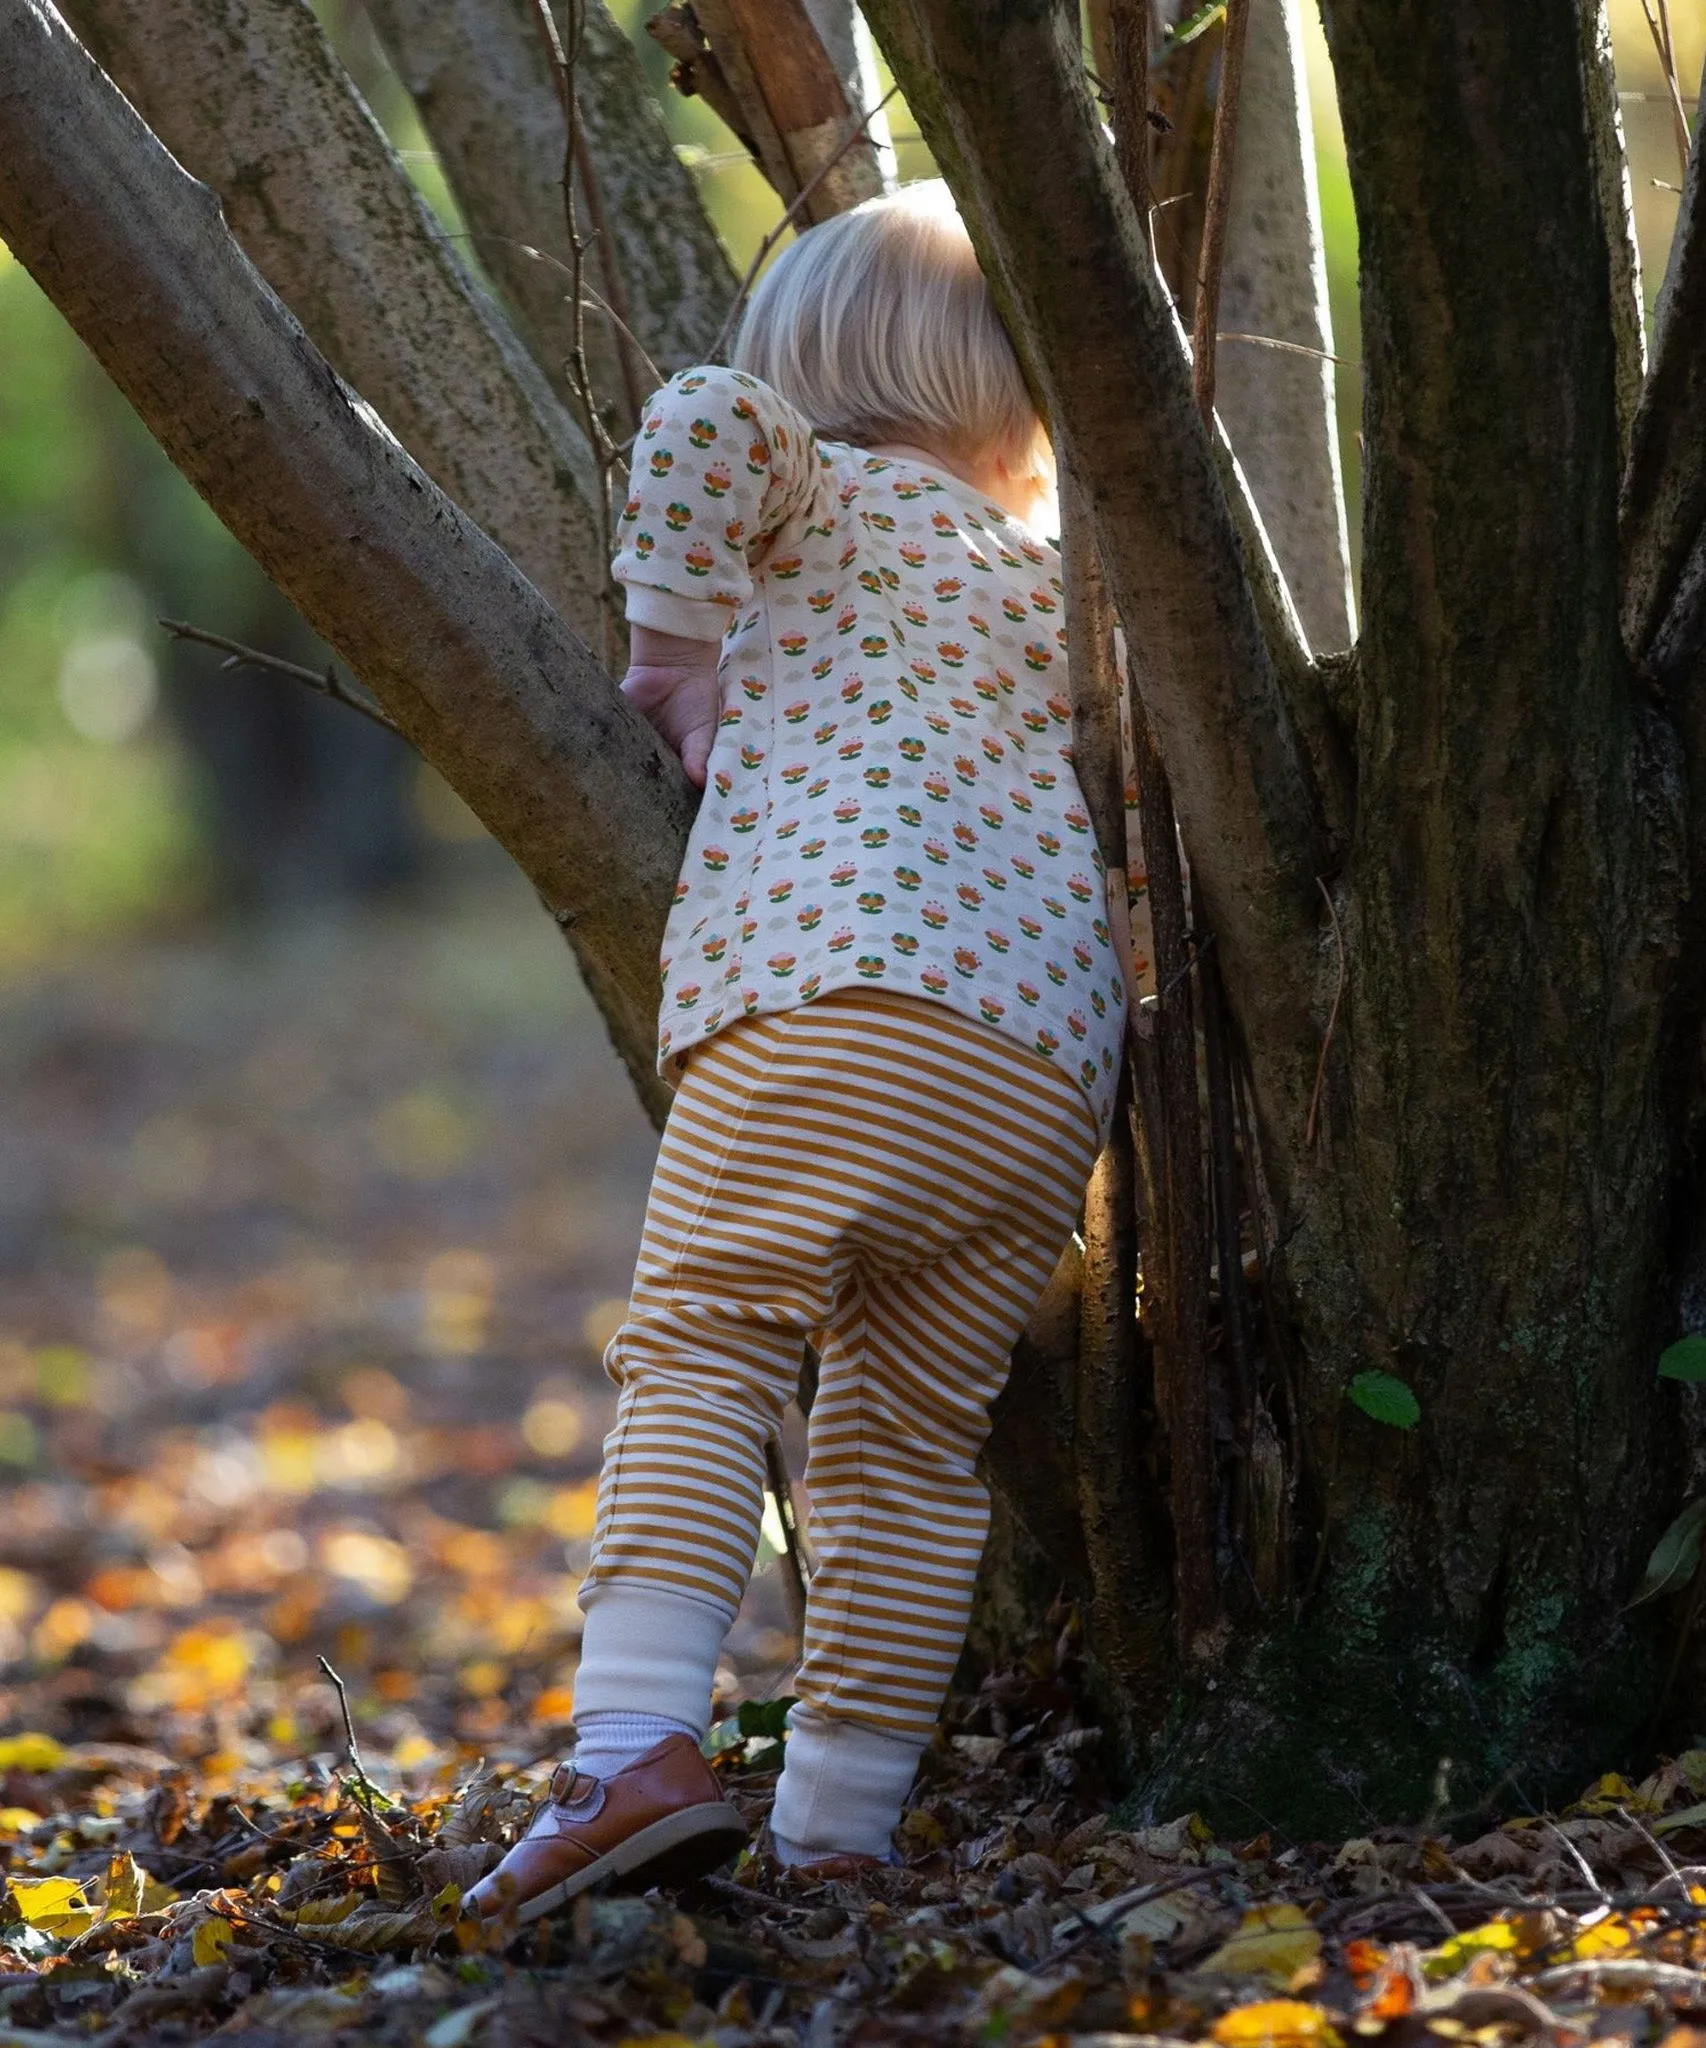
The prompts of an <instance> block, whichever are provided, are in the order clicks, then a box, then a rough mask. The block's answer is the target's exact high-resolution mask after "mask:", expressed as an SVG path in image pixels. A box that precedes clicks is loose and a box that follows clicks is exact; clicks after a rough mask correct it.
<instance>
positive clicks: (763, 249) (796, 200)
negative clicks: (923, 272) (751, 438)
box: [711, 85, 900, 356]
mask: <svg viewBox="0 0 1706 2048" xmlns="http://www.w3.org/2000/svg"><path fill="white" fill-rule="evenodd" d="M899 90H900V87H899V86H898V85H891V86H890V87H889V89H888V91H887V92H885V93H884V94H883V96H882V98H881V99H880V100H878V102H877V104H876V105H875V106H874V107H872V108H871V110H870V111H869V113H865V114H861V115H860V116H859V118H858V120H856V121H854V122H853V123H851V124H850V126H849V127H848V130H847V133H846V134H845V135H844V136H843V137H842V138H841V140H840V142H839V143H837V144H836V147H835V149H834V151H833V152H832V153H831V154H830V155H829V156H827V157H826V158H825V159H824V161H823V162H822V163H821V164H819V165H818V167H817V169H816V170H815V171H813V173H812V174H811V176H810V177H809V178H808V179H807V180H806V182H805V183H804V184H803V185H802V186H801V187H800V189H799V191H798V192H797V193H795V195H794V197H793V198H792V199H791V200H790V201H789V203H788V206H787V208H786V209H785V211H784V212H783V215H782V218H781V219H780V220H779V221H778V222H777V223H776V225H775V226H774V227H773V228H772V229H771V230H770V232H769V233H768V234H767V235H766V236H765V237H764V239H763V241H762V242H760V243H759V245H758V249H757V252H756V254H755V255H754V256H753V259H752V261H751V262H750V263H749V264H748V265H747V266H746V275H745V276H744V277H743V278H742V279H741V281H740V290H739V291H737V292H736V293H735V299H734V304H733V305H732V306H731V307H730V308H729V314H728V318H727V319H726V320H725V321H724V322H723V324H722V328H721V330H720V331H719V333H718V335H717V339H716V341H715V342H714V343H713V344H712V346H711V354H712V355H713V356H721V355H722V354H723V353H724V352H725V351H726V349H727V348H728V345H729V342H730V340H731V339H732V338H733V335H734V331H735V328H736V327H737V326H738V325H739V324H740V316H741V314H742V313H743V312H744V311H745V310H746V299H747V294H748V293H749V292H750V291H751V290H752V281H753V279H754V278H755V277H757V275H758V273H759V272H760V271H761V270H762V269H763V268H764V259H765V258H766V257H767V256H768V255H769V254H770V252H771V250H772V249H774V248H775V246H776V244H777V243H778V242H779V241H780V240H781V239H782V237H783V236H784V235H785V234H786V233H787V232H788V230H789V228H791V227H792V226H793V224H794V222H795V220H796V219H797V218H798V216H799V213H800V210H801V208H802V207H804V206H805V204H806V202H807V201H808V200H809V199H810V198H811V196H812V194H813V193H814V192H815V191H816V190H817V188H818V186H819V185H820V184H822V182H823V180H824V179H825V178H827V177H828V176H829V174H830V172H831V171H833V170H834V169H835V167H836V165H837V164H838V163H840V161H841V159H842V158H843V157H844V156H845V155H846V154H847V152H848V151H849V150H850V149H851V148H852V147H853V145H854V143H856V142H857V141H858V140H859V138H860V136H861V135H863V134H864V132H865V130H866V129H867V128H869V127H870V125H871V123H872V122H873V121H874V120H875V119H876V118H877V116H878V115H879V114H880V113H881V112H882V110H883V109H884V107H886V106H887V105H888V103H889V101H890V100H892V99H893V98H894V96H895V94H896V93H897V92H899Z"/></svg>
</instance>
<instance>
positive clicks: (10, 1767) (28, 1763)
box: [0, 1734, 68, 1771]
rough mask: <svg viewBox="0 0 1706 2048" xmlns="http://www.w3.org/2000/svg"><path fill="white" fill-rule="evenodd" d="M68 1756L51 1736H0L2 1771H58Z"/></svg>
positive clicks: (63, 1748)
mask: <svg viewBox="0 0 1706 2048" xmlns="http://www.w3.org/2000/svg"><path fill="white" fill-rule="evenodd" d="M67 1754H68V1752H67V1751H66V1749H65V1747H64V1745H63V1744H62V1743H58V1742H55V1741H54V1739H53V1737H52V1736H51V1735H36V1734H26V1735H6V1736H0V1771H57V1770H58V1769H59V1767H60V1765H61V1764H62V1763H64V1762H65V1760H66V1756H67Z"/></svg>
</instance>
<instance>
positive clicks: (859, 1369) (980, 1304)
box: [580, 989, 1097, 1846]
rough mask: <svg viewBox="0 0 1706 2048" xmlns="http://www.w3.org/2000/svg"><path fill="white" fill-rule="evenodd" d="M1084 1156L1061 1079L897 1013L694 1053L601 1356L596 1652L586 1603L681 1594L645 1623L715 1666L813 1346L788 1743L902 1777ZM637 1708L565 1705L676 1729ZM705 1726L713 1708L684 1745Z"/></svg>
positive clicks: (959, 1617)
mask: <svg viewBox="0 0 1706 2048" xmlns="http://www.w3.org/2000/svg"><path fill="white" fill-rule="evenodd" d="M1096 1145H1097V1132H1096V1127H1095V1120H1094V1117H1093V1115H1092V1113H1091V1110H1090V1107H1089V1104H1088V1103H1087V1101H1086V1100H1085V1098H1084V1096H1083V1094H1082V1092H1081V1091H1080V1090H1079V1089H1078V1087H1077V1086H1076V1085H1075V1084H1074V1083H1073V1082H1072V1081H1071V1080H1070V1079H1069V1078H1068V1077H1067V1076H1066V1075H1064V1074H1062V1073H1060V1072H1059V1071H1058V1070H1057V1069H1056V1068H1054V1067H1053V1066H1051V1065H1050V1064H1049V1063H1048V1062H1047V1061H1046V1060H1044V1059H1042V1058H1040V1057H1039V1056H1038V1055H1036V1054H1035V1053H1033V1052H1031V1051H1029V1050H1027V1049H1026V1048H1025V1047H1023V1046H1020V1045H1018V1044H1017V1043H1015V1042H1014V1041H1012V1040H1010V1039H1008V1038H1006V1037H1004V1036H1001V1035H999V1034H998V1033H996V1032H995V1031H993V1030H991V1029H989V1028H988V1027H987V1026H985V1025H982V1024H979V1023H976V1022H974V1021H972V1020H971V1019H969V1018H964V1017H961V1016H959V1015H958V1014H957V1013H955V1012H953V1011H951V1010H949V1009H947V1008H946V1007H945V1006H942V1005H939V1004H935V1003H930V1002H926V1001H924V1000H922V999H920V998H917V997H911V996H903V995H897V994H894V993H891V992H887V991H879V990H870V991H866V990H862V989H856V990H848V991H843V992H840V993H837V994H833V995H830V996H827V997H824V998H822V999H820V1000H819V1001H817V1002H815V1003H812V1004H809V1005H806V1006H804V1007H802V1008H799V1009H794V1010H788V1011H784V1012H782V1013H781V1014H779V1015H775V1016H766V1017H757V1018H751V1019H747V1020H745V1021H743V1022H741V1023H738V1024H736V1025H733V1026H731V1027H730V1028H729V1029H727V1030H726V1031H724V1032H722V1033H720V1034H719V1035H718V1036H716V1037H715V1038H712V1039H710V1040H709V1041H707V1042H706V1043H705V1044H703V1045H701V1046H700V1047H698V1048H697V1049H696V1050H695V1052H694V1053H693V1055H692V1058H691V1061H690V1063H689V1065H688V1068H687V1072H686V1074H685V1076H684V1078H683V1081H682V1084H681V1088H680V1092H679V1093H678V1095H677V1097H676V1100H675V1103H674V1106H673V1108H672V1109H671V1112H670V1118H669V1123H668V1127H667V1129H666V1130H665V1133H664V1137H663V1142H662V1146H661V1149H660V1151H659V1155H658V1161H657V1166H656V1170H655V1173H654V1177H653V1181H652V1188H651V1197H650V1201H649V1204H648V1208H647V1212H646V1222H645V1230H644V1235H643V1239H642V1243H641V1249H640V1255H639V1263H638V1268H637V1271H636V1275H635V1282H634V1291H633V1296H632V1300H631V1303H630V1307H629V1312H628V1316H627V1320H626V1321H625V1322H624V1324H623V1325H622V1328H621V1329H620V1331H619V1332H618V1333H617V1335H616V1337H615V1338H614V1339H613V1340H612V1342H611V1344H610V1347H609V1349H608V1351H607V1352H606V1355H605V1364H606V1368H607V1370H608V1371H609V1373H610V1375H611V1377H612V1378H613V1379H614V1380H615V1381H616V1382H617V1384H618V1386H619V1387H620V1389H621V1393H620V1397H619V1401H618V1408H617V1420H616V1424H615V1427H614V1429H613V1431H612V1432H611V1435H610V1437H609V1438H608V1440H607V1442H606V1444H605V1456H604V1473H603V1479H602V1483H601V1488H600V1494H599V1502H598V1520H597V1528H596V1531H595V1534H594V1539H593V1552H592V1562H591V1567H590V1570H589V1572H588V1575H587V1579H586V1581H585V1583H584V1585H583V1588H582V1594H581V1599H582V1604H583V1606H584V1607H585V1608H586V1610H587V1612H588V1629H589V1636H588V1647H589V1650H590V1649H591V1647H592V1642H593V1638H594V1635H595V1633H596V1631H595V1630H594V1628H593V1620H594V1616H595V1614H596V1610H597V1606H598V1603H599V1601H600V1599H601V1598H603V1597H605V1596H606V1595H608V1594H611V1593H613V1592H614V1591H615V1590H616V1589H618V1588H627V1589H631V1590H632V1591H634V1592H636V1593H637V1592H639V1591H640V1590H641V1588H642V1587H644V1588H645V1589H647V1590H649V1591H655V1592H656V1593H659V1594H662V1593H666V1592H667V1593H670V1594H673V1595H676V1596H678V1602H671V1603H670V1604H669V1607H668V1608H667V1609H665V1610H661V1611H666V1612H672V1613H675V1614H679V1615H681V1616H683V1617H685V1618H686V1622H687V1626H686V1630H685V1634H686V1635H687V1636H689V1637H691V1636H693V1635H694V1634H695V1625H694V1613H695V1610H697V1612H698V1613H700V1614H703V1615H705V1620H706V1624H707V1626H708V1629H709V1631H710V1632H709V1633H707V1634H705V1635H704V1636H703V1637H702V1639H701V1643H703V1642H709V1643H710V1644H711V1646H712V1652H713V1665H714V1648H715V1643H716V1641H718V1640H720V1637H721V1633H722V1630H723V1628H725V1627H726V1626H727V1624H728V1622H729V1621H730V1620H731V1619H732V1618H733V1615H734V1613H735V1610H736V1608H737V1607H738V1605H739V1603H740V1599H741V1595H742V1593H743V1591H744V1589H745V1586H746V1582H747V1579H748V1576H749V1575H750V1573H751V1570H752V1562H753V1555H754V1551H755V1548H756V1545H757V1538H758V1529H759V1522H760V1517H761V1513H762V1508H763V1488H764V1447H765V1444H766V1442H767V1440H768V1439H769V1438H770V1437H771V1436H773V1435H774V1434H775V1433H776V1431H777V1429H778V1427H779V1425H780V1422H781V1418H782V1412H783V1409H784V1407H785V1405H786V1403H787V1401H788V1399H789V1397H790V1395H791V1394H792V1393H793V1391H794V1386H795V1381H796V1379H797V1376H798V1372H799V1364H800V1356H801V1347H802V1344H803V1342H804V1341H805V1340H806V1339H807V1338H810V1339H811V1340H812V1341H813V1342H814V1343H815V1344H816V1346H817V1348H818V1352H819V1356H820V1358H821V1361H822V1364H821V1373H820V1377H819V1382H818V1392H817V1398H816V1401H815V1402H814V1404H813V1408H812V1413H811V1418H810V1425H809V1437H808V1442H809V1456H808V1463H807V1468H806V1488H807V1492H808V1494H809V1496H810V1503H811V1516H812V1522H811V1528H812V1536H813V1540H814V1544H815V1547H816V1550H817V1555H818V1567H817V1570H816V1573H815V1574H814V1576H813V1579H812V1583H811V1589H810V1597H809V1600H808V1605H807V1619H806V1633H805V1644H804V1652H803V1657H802V1661H801V1664H800V1669H799V1673H798V1678H797V1681H796V1690H797V1692H798V1694H799V1697H800V1702H801V1706H800V1708H799V1709H797V1710H796V1715H795V1721H796V1726H798V1725H799V1723H800V1720H801V1716H802V1714H804V1715H805V1716H806V1718H807V1719H808V1720H809V1719H812V1718H816V1719H818V1720H820V1721H837V1720H842V1719H845V1720H848V1721H852V1722H858V1723H862V1724H864V1725H865V1726H866V1727H867V1728H868V1729H870V1730H871V1731H873V1733H874V1732H876V1731H882V1732H883V1733H885V1734H887V1735H889V1736H891V1737H894V1738H898V1739H899V1742H900V1744H901V1745H903V1746H904V1751H905V1754H906V1756H907V1758H908V1763H907V1768H906V1776H907V1777H908V1778H910V1775H911V1760H912V1759H913V1758H915V1755H916V1751H917V1749H918V1748H919V1747H920V1746H922V1744H923V1743H924V1742H926V1741H927V1740H928V1739H929V1735H930V1731H931V1729H932V1728H933V1726H934V1723H935V1718H936V1714H937V1712H938V1709H939V1708H940V1705H941V1701H942V1697H943V1694H944V1693H945V1691H946V1689H947V1685H948V1681H949V1679H950V1677H951V1676H952V1673H953V1668H954V1664H955V1661H956V1659H957V1658H958V1656H959V1652H960V1648H961V1644H962V1642H963V1640H964V1634H965V1627H966V1621H967V1616H968V1613H969V1609H970V1602H971V1592H972V1582H973V1578H974V1576H975V1573H976V1570H977V1564H978V1559H979V1557H980V1556H981V1554H982V1550H983V1543H984V1538H985V1535H986V1532H987V1527H988V1502H987V1497H986V1495H985V1492H984V1489H983V1486H982V1483H981V1482H980V1481H979V1479H978V1477H977V1474H976V1470H975V1461H976V1458H977V1454H978V1451H979V1448H980V1447H981V1445H982V1443H983V1440H984V1436H985V1434H986V1432H987V1429H988V1407H989V1403H990V1402H991V1401H992V1400H993V1399H994V1397H995V1395H996V1394H997V1393H998V1392H999V1391H1000V1389H1001V1386H1002V1384H1003V1381H1004V1380H1005V1378H1006V1373H1007V1363H1008V1354H1009V1352H1010V1350H1011V1348H1012V1345H1013V1343H1014V1340H1015V1339H1016V1337H1017V1336H1018V1334H1019V1332H1020V1330H1021V1329H1022V1328H1023V1326H1024V1323H1025V1321H1026V1319H1027V1317H1028V1316H1029V1314H1030V1312H1031V1310H1032V1308H1033V1307H1034V1306H1035V1304H1036V1300H1037V1297H1038V1295H1039V1294H1040V1293H1041V1291H1042V1288H1043V1286H1044V1284H1045V1282H1046V1281H1047V1279H1048V1277H1049V1274H1050V1273H1051V1272H1052V1270H1053V1268H1054V1264H1055V1261H1056V1259H1057V1258H1058V1256H1059V1253H1060V1251H1061V1248H1062V1246H1063V1245H1064V1244H1065V1242H1066V1238H1067V1236H1068V1233H1069V1232H1070V1230H1071V1228H1072V1224H1073V1220H1074V1217H1075V1215H1076V1213H1077V1208H1078V1204H1079V1201H1080V1199H1081V1197H1082V1194H1083V1189H1084V1183H1085V1180H1086V1177H1087V1175H1088V1173H1089V1170H1090V1167H1091V1165H1092V1163H1093V1161H1094V1158H1095V1152H1096ZM678 1603H679V1604H678ZM688 1603H692V1605H691V1606H689V1605H688ZM707 1610H708V1611H709V1612H707ZM659 1611H660V1610H658V1609H657V1608H656V1607H655V1606H654V1607H653V1608H651V1609H645V1608H643V1607H642V1608H641V1609H639V1610H637V1612H638V1613H641V1614H646V1613H650V1614H652V1615H655V1614H656V1613H658V1612H659ZM610 1621H611V1623H612V1624H614V1623H615V1615H614V1614H612V1615H611V1617H610ZM651 1628H652V1632H653V1633H656V1623H655V1621H654V1622H653V1623H652V1624H651ZM659 1647H661V1646H659ZM696 1655H697V1656H698V1657H699V1658H702V1656H703V1649H702V1646H701V1648H700V1649H699V1650H698V1651H697V1652H696ZM664 1661H665V1662H667V1658H666V1659H665V1660H664ZM710 1675H711V1671H710V1669H709V1668H707V1669H706V1670H705V1671H704V1677H703V1683H704V1687H705V1691H706V1694H707V1695H708V1691H709V1679H710ZM589 1682H590V1683H591V1684H592V1685H593V1686H595V1687H598V1688H599V1690H598V1691H597V1696H596V1700H595V1699H594V1698H591V1697H589V1696H588V1692H587V1686H588V1684H589ZM632 1683H633V1681H632V1679H630V1688H629V1689H630V1690H631V1689H632ZM646 1689H647V1691H648V1692H649V1693H650V1694H651V1697H650V1698H649V1699H636V1698H626V1699H619V1698H616V1697H614V1696H613V1692H612V1691H607V1690H605V1689H604V1682H603V1680H602V1679H601V1678H600V1676H599V1674H597V1673H595V1672H592V1671H587V1672H585V1673H584V1674H583V1680H582V1685H581V1690H580V1702H581V1704H582V1706H583V1707H584V1708H586V1709H590V1708H591V1707H592V1706H593V1705H594V1704H596V1705H598V1706H600V1707H609V1706H625V1707H628V1708H631V1709H638V1708H644V1707H647V1706H651V1707H653V1708H655V1709H656V1710H658V1711H663V1712H666V1713H668V1712H677V1713H681V1712H682V1711H683V1702H684V1695H683V1694H682V1693H681V1692H680V1691H679V1690H677V1689H672V1688H671V1686H670V1685H669V1684H667V1683H666V1682H664V1681H663V1676H662V1672H661V1668H660V1670H659V1672H658V1674H657V1676H656V1677H655V1678H654V1679H653V1680H651V1681H649V1682H648V1684H647V1688H646ZM660 1701H661V1702H663V1703H661V1704H660ZM706 1711H708V1698H707V1702H706V1706H705V1707H704V1708H695V1709H693V1710H692V1711H691V1712H688V1713H685V1714H684V1716H683V1717H684V1718H688V1719H691V1718H694V1717H695V1715H697V1716H698V1717H699V1718H701V1719H702V1718H703V1715H704V1713H705V1712H706ZM795 1746H796V1745H790V1749H791V1751H792V1749H793V1748H794V1747H795ZM802 1761H803V1757H802ZM790 1768H791V1765H790ZM902 1790H903V1791H904V1785H903V1787H902ZM898 1803H899V1802H898V1799H896V1801H895V1805H896V1808H897V1811H898ZM778 1827H780V1819H778ZM841 1846H846V1845H845V1844H843V1845H841Z"/></svg>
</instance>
